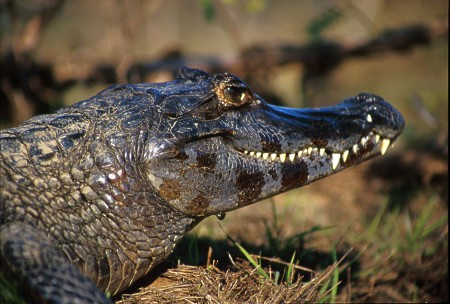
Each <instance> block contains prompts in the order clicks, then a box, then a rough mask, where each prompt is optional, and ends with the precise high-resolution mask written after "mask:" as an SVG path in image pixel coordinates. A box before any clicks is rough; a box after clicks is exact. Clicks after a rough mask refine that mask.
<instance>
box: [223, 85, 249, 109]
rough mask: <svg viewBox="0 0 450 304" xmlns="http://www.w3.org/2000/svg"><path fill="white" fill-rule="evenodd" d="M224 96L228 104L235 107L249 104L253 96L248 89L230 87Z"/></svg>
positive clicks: (224, 91)
mask: <svg viewBox="0 0 450 304" xmlns="http://www.w3.org/2000/svg"><path fill="white" fill-rule="evenodd" d="M223 95H224V97H225V99H226V101H227V102H229V103H231V104H234V105H243V104H245V103H247V102H248V101H249V100H250V98H251V94H250V92H249V90H248V89H247V88H241V87H234V86H228V87H226V88H225V89H224V90H223Z"/></svg>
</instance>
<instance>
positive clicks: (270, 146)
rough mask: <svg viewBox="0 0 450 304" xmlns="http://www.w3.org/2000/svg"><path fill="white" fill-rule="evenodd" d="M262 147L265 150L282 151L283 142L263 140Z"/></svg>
mask: <svg viewBox="0 0 450 304" xmlns="http://www.w3.org/2000/svg"><path fill="white" fill-rule="evenodd" d="M261 144H262V149H263V151H264V152H280V151H281V144H277V143H274V142H271V141H265V140H262V141H261Z"/></svg>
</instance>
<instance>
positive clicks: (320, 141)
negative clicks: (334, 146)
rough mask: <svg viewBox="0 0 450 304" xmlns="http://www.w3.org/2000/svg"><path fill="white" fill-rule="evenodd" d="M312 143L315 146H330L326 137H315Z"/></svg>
mask: <svg viewBox="0 0 450 304" xmlns="http://www.w3.org/2000/svg"><path fill="white" fill-rule="evenodd" d="M312 143H313V145H314V146H315V147H319V148H325V147H326V146H328V140H326V139H319V138H314V139H313V140H312Z"/></svg>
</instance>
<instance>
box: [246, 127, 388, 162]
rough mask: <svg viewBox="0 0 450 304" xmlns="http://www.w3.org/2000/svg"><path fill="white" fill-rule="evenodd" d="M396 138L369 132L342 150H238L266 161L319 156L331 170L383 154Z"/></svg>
mask: <svg viewBox="0 0 450 304" xmlns="http://www.w3.org/2000/svg"><path fill="white" fill-rule="evenodd" d="M396 140H397V138H394V139H388V138H383V137H382V135H380V134H376V133H374V132H370V133H369V134H367V135H366V136H363V137H361V139H360V140H359V141H358V142H357V143H355V144H353V145H350V146H348V147H347V148H346V149H344V150H343V151H334V150H332V149H331V148H330V147H317V146H308V147H304V148H303V149H299V150H298V151H290V152H286V153H280V152H269V151H248V150H244V151H239V152H240V153H243V154H245V155H248V156H250V157H252V158H255V159H260V160H263V161H268V162H281V163H285V162H291V163H295V162H297V161H300V160H302V159H304V158H315V157H318V156H319V157H321V158H322V159H328V160H329V162H330V163H331V167H332V169H333V170H336V169H337V168H338V167H339V165H340V164H345V163H346V162H350V163H352V164H353V163H357V162H360V161H363V160H364V159H367V158H368V157H370V156H371V155H376V154H377V153H378V152H380V153H381V155H384V154H385V153H386V151H387V149H388V148H389V147H392V146H393V145H394V143H395V142H396Z"/></svg>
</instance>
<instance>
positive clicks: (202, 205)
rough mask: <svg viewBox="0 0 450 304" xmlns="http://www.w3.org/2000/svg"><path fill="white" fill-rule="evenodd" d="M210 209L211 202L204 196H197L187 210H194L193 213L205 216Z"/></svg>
mask: <svg viewBox="0 0 450 304" xmlns="http://www.w3.org/2000/svg"><path fill="white" fill-rule="evenodd" d="M208 207H209V200H208V199H207V198H206V197H204V196H202V195H197V196H196V197H195V198H194V199H193V200H192V201H190V202H189V203H188V204H187V206H186V209H187V210H192V212H195V213H198V214H203V212H204V211H205V210H206V209H207V208H208Z"/></svg>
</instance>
